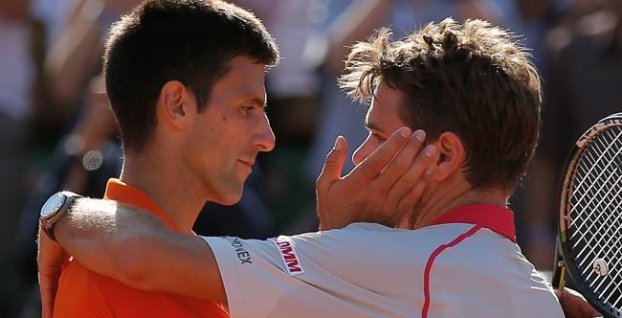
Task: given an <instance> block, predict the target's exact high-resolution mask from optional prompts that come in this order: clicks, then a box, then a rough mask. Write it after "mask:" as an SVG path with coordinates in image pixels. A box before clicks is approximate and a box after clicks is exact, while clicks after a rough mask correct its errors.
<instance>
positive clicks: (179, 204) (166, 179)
mask: <svg viewBox="0 0 622 318" xmlns="http://www.w3.org/2000/svg"><path fill="white" fill-rule="evenodd" d="M169 153H171V152H169ZM178 164H179V162H178V160H174V158H171V157H168V156H166V155H158V154H156V153H153V152H149V151H143V152H141V154H140V155H136V154H127V153H126V158H125V161H124V163H123V171H122V172H121V177H120V179H121V180H122V181H123V182H125V183H127V184H129V185H131V186H133V187H136V188H138V189H140V190H142V191H143V192H145V194H147V196H148V197H149V198H150V199H151V200H153V202H155V203H156V204H157V205H158V207H160V208H161V209H162V211H164V213H166V215H167V216H169V217H170V218H171V220H172V221H173V222H174V223H175V225H177V227H178V228H179V229H180V230H181V231H182V232H190V231H191V230H192V226H193V225H194V222H195V221H196V218H197V216H198V215H199V213H200V212H201V209H202V208H203V205H204V204H205V198H204V197H203V196H200V195H198V194H197V192H196V191H191V190H192V189H190V188H191V185H190V184H189V183H188V182H185V181H184V178H183V172H182V171H180V169H177V168H176V165H178Z"/></svg>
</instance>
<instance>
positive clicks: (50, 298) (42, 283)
mask: <svg viewBox="0 0 622 318" xmlns="http://www.w3.org/2000/svg"><path fill="white" fill-rule="evenodd" d="M39 275H40V276H39V292H40V293H41V310H42V316H43V318H52V316H53V312H54V299H55V298H56V291H57V290H58V283H57V280H56V278H51V277H49V276H47V275H41V274H39Z"/></svg>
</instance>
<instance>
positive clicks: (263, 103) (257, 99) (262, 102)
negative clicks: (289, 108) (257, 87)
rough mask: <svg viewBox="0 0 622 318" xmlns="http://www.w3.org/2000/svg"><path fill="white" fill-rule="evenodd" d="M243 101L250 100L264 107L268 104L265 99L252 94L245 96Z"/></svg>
mask: <svg viewBox="0 0 622 318" xmlns="http://www.w3.org/2000/svg"><path fill="white" fill-rule="evenodd" d="M244 102H251V103H253V104H255V105H257V106H260V107H261V108H264V109H265V108H267V107H268V104H267V103H266V100H265V99H264V98H260V97H256V96H252V95H248V96H245V97H244Z"/></svg>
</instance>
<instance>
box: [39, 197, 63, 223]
mask: <svg viewBox="0 0 622 318" xmlns="http://www.w3.org/2000/svg"><path fill="white" fill-rule="evenodd" d="M65 198H66V197H65V195H63V194H62V193H60V192H58V193H56V194H54V195H53V196H51V197H50V198H49V199H48V200H47V201H46V202H45V204H44V205H43V207H42V208H41V217H43V218H44V217H46V216H48V215H50V214H52V213H54V212H56V211H58V209H60V208H61V207H62V206H63V203H64V202H65Z"/></svg>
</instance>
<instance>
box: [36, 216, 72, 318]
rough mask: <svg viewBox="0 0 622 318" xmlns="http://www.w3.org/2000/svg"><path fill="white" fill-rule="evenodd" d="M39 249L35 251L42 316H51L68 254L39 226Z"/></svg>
mask: <svg viewBox="0 0 622 318" xmlns="http://www.w3.org/2000/svg"><path fill="white" fill-rule="evenodd" d="M38 243H39V251H38V253H37V266H38V268H39V291H40V293H41V305H42V317H43V318H52V313H53V312H54V300H55V298H56V290H57V288H58V279H59V277H60V273H61V269H62V266H63V264H64V263H65V262H66V261H67V258H68V255H67V253H65V251H64V250H63V249H62V248H61V247H60V246H59V245H58V244H56V242H54V241H52V239H50V238H49V237H48V236H47V235H46V234H45V233H43V231H42V230H41V228H39V241H38Z"/></svg>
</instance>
